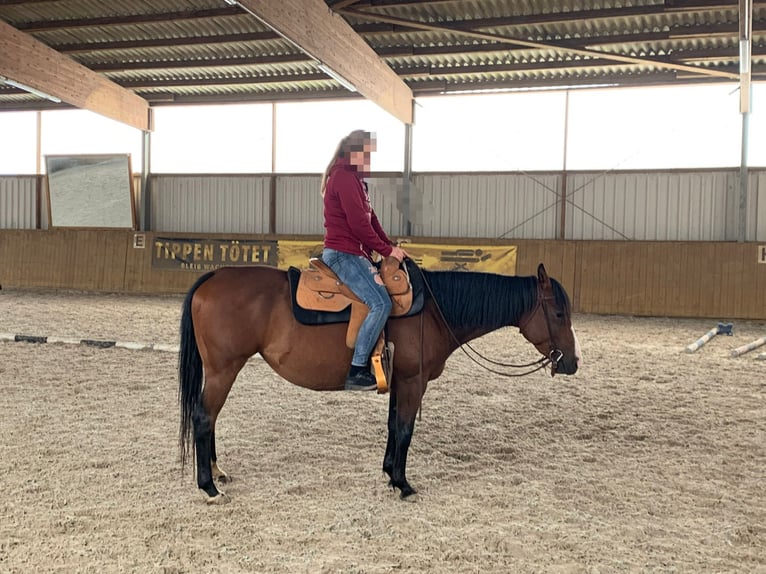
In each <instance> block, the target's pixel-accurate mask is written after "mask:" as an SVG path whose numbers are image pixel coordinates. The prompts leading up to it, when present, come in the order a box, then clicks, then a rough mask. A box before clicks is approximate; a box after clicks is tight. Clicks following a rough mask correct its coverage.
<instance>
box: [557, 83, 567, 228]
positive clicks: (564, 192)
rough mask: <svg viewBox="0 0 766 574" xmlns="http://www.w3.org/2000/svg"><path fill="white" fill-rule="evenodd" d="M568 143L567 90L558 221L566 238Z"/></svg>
mask: <svg viewBox="0 0 766 574" xmlns="http://www.w3.org/2000/svg"><path fill="white" fill-rule="evenodd" d="M568 144H569V90H567V91H566V95H565V98H564V150H563V151H564V153H563V156H564V157H563V162H562V164H561V218H560V221H559V239H561V240H562V241H563V240H564V239H566V229H567V179H568V177H569V176H568V175H567V159H568V158H567V145H568Z"/></svg>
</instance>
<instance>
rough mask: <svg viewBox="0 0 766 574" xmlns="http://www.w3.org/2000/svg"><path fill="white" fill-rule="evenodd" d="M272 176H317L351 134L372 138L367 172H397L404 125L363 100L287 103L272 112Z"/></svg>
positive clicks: (401, 158) (400, 165)
mask: <svg viewBox="0 0 766 574" xmlns="http://www.w3.org/2000/svg"><path fill="white" fill-rule="evenodd" d="M276 108H277V117H276V125H277V142H276V149H277V153H276V171H277V172H280V173H322V172H324V170H325V169H326V168H327V164H328V163H329V162H330V160H331V159H332V154H333V152H334V151H335V148H336V147H337V146H338V142H339V141H340V140H341V139H342V138H343V137H344V136H346V135H348V134H349V133H350V132H352V131H353V130H357V129H360V130H365V131H369V132H375V134H376V136H377V140H378V141H377V151H376V152H375V153H374V154H372V165H371V169H372V171H402V169H403V168H404V124H403V123H402V122H400V121H399V120H397V119H396V118H395V117H394V116H392V115H391V114H389V113H388V112H386V111H385V110H383V109H382V108H381V107H380V106H378V105H376V104H374V103H372V102H370V101H367V100H345V101H328V102H289V103H278V104H277V106H276Z"/></svg>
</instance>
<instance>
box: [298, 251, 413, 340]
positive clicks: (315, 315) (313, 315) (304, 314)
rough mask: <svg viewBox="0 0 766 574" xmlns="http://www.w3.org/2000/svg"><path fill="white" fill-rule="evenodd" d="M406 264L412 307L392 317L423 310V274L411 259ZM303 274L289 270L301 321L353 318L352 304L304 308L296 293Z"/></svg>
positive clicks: (336, 321) (316, 323)
mask: <svg viewBox="0 0 766 574" xmlns="http://www.w3.org/2000/svg"><path fill="white" fill-rule="evenodd" d="M405 265H406V266H407V273H408V274H409V276H410V284H411V285H412V307H411V308H410V310H409V311H408V312H407V314H406V315H400V316H399V317H389V321H390V320H391V319H394V320H396V319H400V318H401V317H411V316H412V315H417V314H418V313H420V312H421V311H422V310H423V302H424V301H425V295H424V294H425V287H424V285H423V275H422V274H421V273H420V269H418V266H417V265H416V264H415V263H414V262H413V261H411V260H409V259H405ZM300 276H301V270H300V269H298V268H297V267H290V268H289V269H288V270H287V279H288V281H289V282H290V300H291V301H292V305H293V313H294V314H295V318H296V319H297V320H298V322H299V323H303V324H304V325H325V324H327V323H348V322H349V320H350V319H351V306H350V305H349V306H348V307H346V308H345V309H344V310H343V311H338V312H328V311H312V310H311V309H304V308H303V307H301V306H300V305H298V303H297V302H296V300H295V293H296V291H297V290H298V280H299V279H300Z"/></svg>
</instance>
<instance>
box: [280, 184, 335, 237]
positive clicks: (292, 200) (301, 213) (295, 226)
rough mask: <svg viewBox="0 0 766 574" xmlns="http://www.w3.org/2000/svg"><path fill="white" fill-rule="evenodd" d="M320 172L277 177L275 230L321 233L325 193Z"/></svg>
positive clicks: (289, 233)
mask: <svg viewBox="0 0 766 574" xmlns="http://www.w3.org/2000/svg"><path fill="white" fill-rule="evenodd" d="M321 181H322V177H321V176H319V175H294V176H278V177H277V214H276V232H277V233H281V234H284V235H322V233H324V227H323V224H322V196H321V194H320V193H319V183H320V182H321Z"/></svg>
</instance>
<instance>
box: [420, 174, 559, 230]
mask: <svg viewBox="0 0 766 574" xmlns="http://www.w3.org/2000/svg"><path fill="white" fill-rule="evenodd" d="M559 179H560V178H559V176H558V175H556V174H534V175H532V174H530V175H523V174H422V175H417V176H415V178H414V186H415V193H414V197H415V202H417V201H418V199H419V200H420V201H421V205H422V211H421V213H417V212H415V213H413V222H414V225H413V234H414V235H419V236H423V237H492V238H521V237H523V238H526V239H546V238H547V239H554V238H556V230H557V229H558V217H559V210H558V205H557V203H558V199H557V197H558V193H559V191H558V190H559Z"/></svg>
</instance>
